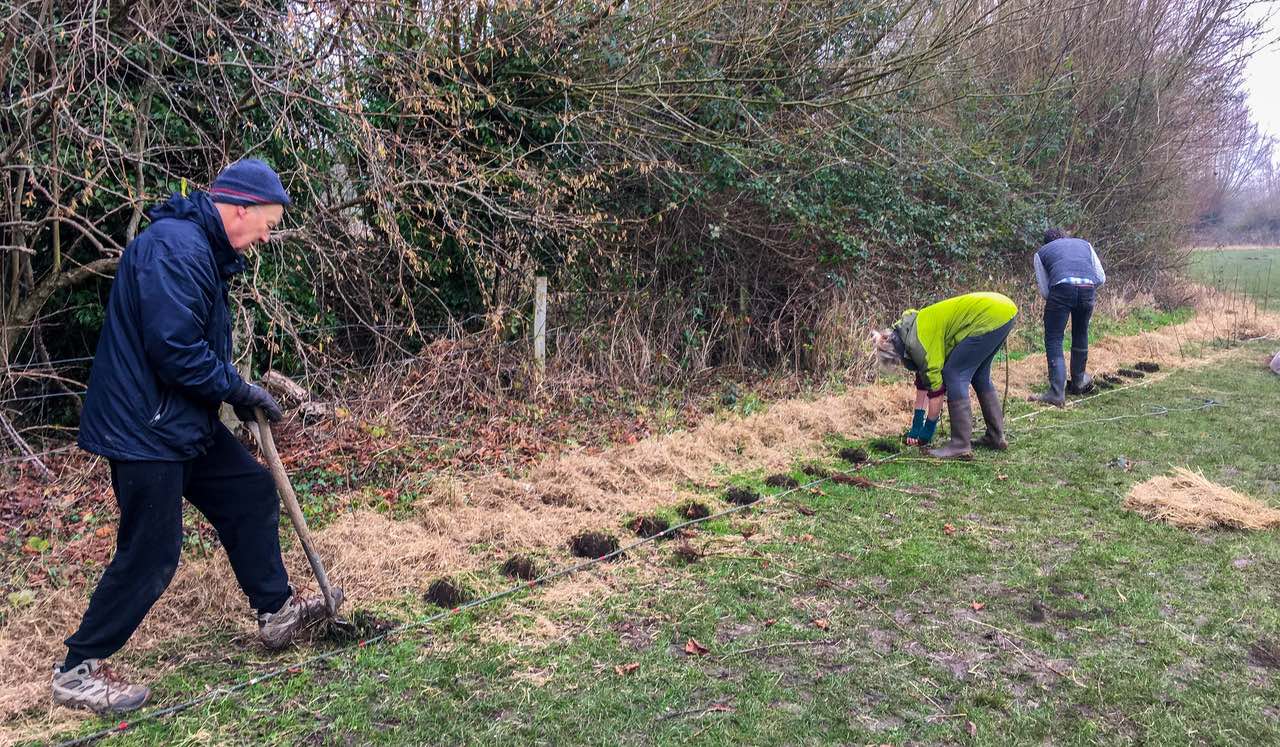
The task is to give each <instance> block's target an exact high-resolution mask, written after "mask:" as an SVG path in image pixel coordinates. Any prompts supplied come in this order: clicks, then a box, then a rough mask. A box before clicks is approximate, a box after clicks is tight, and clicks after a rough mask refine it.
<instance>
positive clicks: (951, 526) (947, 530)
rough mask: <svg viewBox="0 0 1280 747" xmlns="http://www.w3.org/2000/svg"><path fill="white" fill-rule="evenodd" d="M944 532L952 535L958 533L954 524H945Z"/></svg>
mask: <svg viewBox="0 0 1280 747" xmlns="http://www.w3.org/2000/svg"><path fill="white" fill-rule="evenodd" d="M942 531H943V533H945V534H948V535H952V534H955V533H956V528H955V525H954V524H943V525H942Z"/></svg>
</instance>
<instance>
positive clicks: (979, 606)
mask: <svg viewBox="0 0 1280 747" xmlns="http://www.w3.org/2000/svg"><path fill="white" fill-rule="evenodd" d="M969 606H970V607H972V608H973V611H974V612H981V611H982V608H983V607H986V606H987V605H986V603H985V602H974V603H973V604H970V605H969Z"/></svg>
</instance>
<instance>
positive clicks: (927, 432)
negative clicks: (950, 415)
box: [920, 420, 938, 444]
mask: <svg viewBox="0 0 1280 747" xmlns="http://www.w3.org/2000/svg"><path fill="white" fill-rule="evenodd" d="M937 431H938V421H936V420H926V421H924V425H922V426H920V441H921V442H922V443H926V444H927V443H929V442H930V441H932V440H933V434H934V433H936V432H937Z"/></svg>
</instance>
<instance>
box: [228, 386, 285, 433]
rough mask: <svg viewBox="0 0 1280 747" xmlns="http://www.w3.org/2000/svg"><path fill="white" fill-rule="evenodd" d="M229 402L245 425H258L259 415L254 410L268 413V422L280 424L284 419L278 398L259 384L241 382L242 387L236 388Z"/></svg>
mask: <svg viewBox="0 0 1280 747" xmlns="http://www.w3.org/2000/svg"><path fill="white" fill-rule="evenodd" d="M227 402H230V403H231V406H232V408H233V409H235V411H236V417H238V418H240V420H241V422H244V423H256V422H257V421H258V416H257V413H255V412H254V408H259V407H260V408H262V411H263V412H264V413H266V415H267V420H270V421H271V422H273V423H278V422H280V420H281V419H283V418H284V412H283V411H281V410H280V405H279V404H278V403H277V402H276V398H275V397H272V396H271V393H270V392H268V391H267V390H266V389H263V388H262V387H260V386H258V385H257V384H248V383H246V382H243V381H242V382H240V386H239V387H237V388H236V390H235V391H234V392H232V393H231V396H229V397H227Z"/></svg>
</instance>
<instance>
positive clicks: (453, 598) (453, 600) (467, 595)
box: [424, 577, 472, 607]
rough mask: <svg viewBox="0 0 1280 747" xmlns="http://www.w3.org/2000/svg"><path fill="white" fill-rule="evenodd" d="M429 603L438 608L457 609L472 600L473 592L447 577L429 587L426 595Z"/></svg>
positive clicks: (433, 582) (439, 579) (438, 579)
mask: <svg viewBox="0 0 1280 747" xmlns="http://www.w3.org/2000/svg"><path fill="white" fill-rule="evenodd" d="M424 598H425V599H426V600H427V602H429V603H431V604H434V605H436V606H438V607H457V606H458V605H460V604H462V603H464V602H469V601H471V599H472V594H471V592H470V591H469V590H468V589H467V588H466V587H464V586H463V585H462V584H460V583H458V582H457V581H455V580H453V579H451V578H448V577H445V578H437V579H436V580H435V581H432V582H431V585H430V586H428V587H427V593H426V594H425V595H424Z"/></svg>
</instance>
